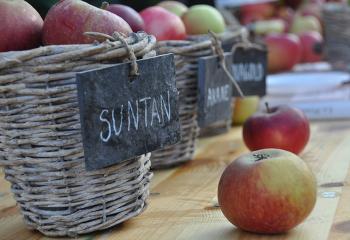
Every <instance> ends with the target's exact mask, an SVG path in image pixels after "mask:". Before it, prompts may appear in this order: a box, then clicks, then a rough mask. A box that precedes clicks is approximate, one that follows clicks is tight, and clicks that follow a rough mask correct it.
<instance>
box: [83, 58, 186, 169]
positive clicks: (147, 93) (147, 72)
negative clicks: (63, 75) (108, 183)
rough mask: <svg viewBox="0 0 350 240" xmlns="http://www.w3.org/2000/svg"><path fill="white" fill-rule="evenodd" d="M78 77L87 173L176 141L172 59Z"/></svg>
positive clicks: (105, 70) (109, 68) (176, 117)
mask: <svg viewBox="0 0 350 240" xmlns="http://www.w3.org/2000/svg"><path fill="white" fill-rule="evenodd" d="M130 65H131V64H130V63H122V64H116V65H114V66H112V67H107V68H102V69H97V70H92V71H87V72H82V73H78V74H77V84H78V99H79V108H80V119H81V129H82V136H83V145H84V155H85V167H86V169H87V170H96V169H101V168H104V167H107V166H111V165H113V164H116V163H119V162H121V161H123V160H127V159H130V158H132V157H135V156H139V155H142V154H145V153H148V152H151V151H154V150H157V149H161V148H163V147H164V146H166V145H171V144H175V143H177V142H178V141H179V140H180V138H181V137H180V124H179V113H178V106H177V104H178V91H177V89H176V86H175V66H174V56H173V55H172V54H167V55H161V56H157V57H154V58H149V59H144V60H138V61H137V65H138V67H139V75H137V76H129V73H130Z"/></svg>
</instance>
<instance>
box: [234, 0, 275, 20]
mask: <svg viewBox="0 0 350 240" xmlns="http://www.w3.org/2000/svg"><path fill="white" fill-rule="evenodd" d="M239 12H240V16H241V18H246V17H248V16H250V18H257V19H268V18H270V17H272V16H273V15H274V13H275V6H274V5H273V4H271V3H257V4H246V5H243V6H241V8H240V11H239Z"/></svg>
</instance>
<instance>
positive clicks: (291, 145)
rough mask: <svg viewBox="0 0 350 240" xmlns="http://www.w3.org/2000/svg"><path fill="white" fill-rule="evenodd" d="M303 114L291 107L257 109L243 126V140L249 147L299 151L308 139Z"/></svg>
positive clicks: (253, 148)
mask: <svg viewBox="0 0 350 240" xmlns="http://www.w3.org/2000/svg"><path fill="white" fill-rule="evenodd" d="M309 137H310V126H309V121H308V119H307V118H306V116H305V114H304V113H303V112H302V111H301V110H299V109H297V108H294V107H289V106H278V107H273V108H269V107H268V106H267V109H266V111H265V112H257V113H255V114H254V115H252V116H251V117H250V118H248V119H247V121H246V122H245V123H244V125H243V140H244V142H245V144H246V146H247V147H248V148H249V149H250V150H252V151H253V150H259V149H264V148H278V149H284V150H287V151H290V152H293V153H295V154H299V153H300V152H301V151H302V150H303V149H304V147H305V146H306V144H307V143H308V141H309Z"/></svg>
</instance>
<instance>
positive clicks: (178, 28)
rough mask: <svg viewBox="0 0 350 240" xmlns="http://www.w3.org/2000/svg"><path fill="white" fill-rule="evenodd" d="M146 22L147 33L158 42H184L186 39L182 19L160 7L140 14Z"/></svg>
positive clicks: (147, 9) (148, 9)
mask: <svg viewBox="0 0 350 240" xmlns="http://www.w3.org/2000/svg"><path fill="white" fill-rule="evenodd" d="M140 15H141V17H142V18H143V21H144V22H145V31H146V32H147V33H149V34H152V35H154V36H155V37H156V38H157V40H158V41H162V40H183V39H185V38H186V30H185V25H184V24H183V22H182V21H181V18H180V17H179V16H177V15H175V14H174V13H171V12H169V11H168V10H165V9H164V8H162V7H159V6H153V7H148V8H146V9H144V10H143V11H141V12H140Z"/></svg>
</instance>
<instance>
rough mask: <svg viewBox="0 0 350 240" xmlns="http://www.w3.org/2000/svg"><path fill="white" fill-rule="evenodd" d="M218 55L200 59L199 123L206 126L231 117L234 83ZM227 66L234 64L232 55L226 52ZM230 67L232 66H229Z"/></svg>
mask: <svg viewBox="0 0 350 240" xmlns="http://www.w3.org/2000/svg"><path fill="white" fill-rule="evenodd" d="M219 61H220V60H219V57H218V56H210V57H202V58H199V60H198V91H199V99H198V124H199V126H200V127H206V126H209V125H211V124H213V123H216V122H219V121H225V120H229V119H230V118H231V116H232V115H231V111H232V108H231V102H232V83H231V81H230V79H229V77H228V76H227V75H226V73H225V71H224V70H223V68H222V67H221V66H220V63H219ZM225 63H226V66H231V65H232V55H231V54H230V53H225ZM229 69H230V68H229Z"/></svg>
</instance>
